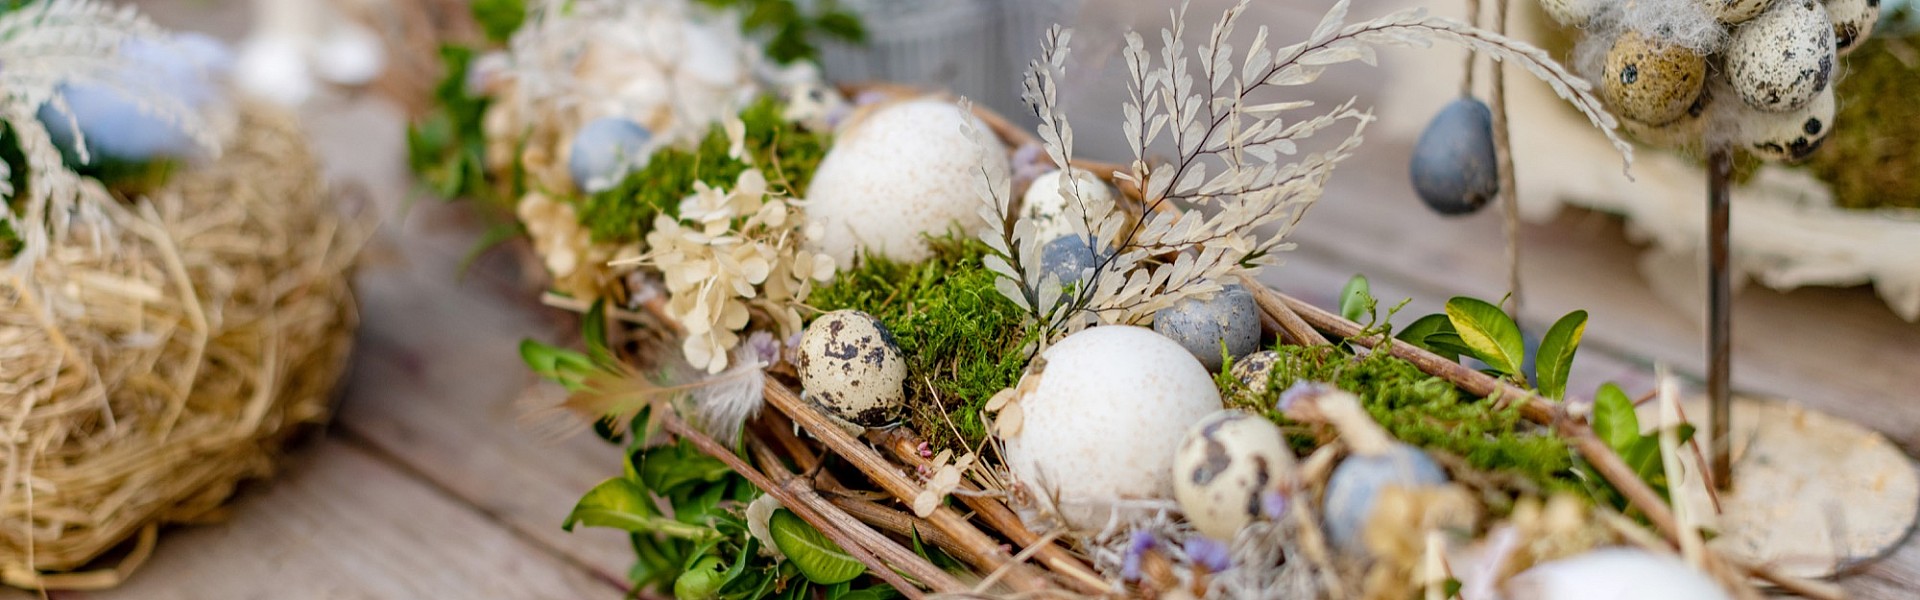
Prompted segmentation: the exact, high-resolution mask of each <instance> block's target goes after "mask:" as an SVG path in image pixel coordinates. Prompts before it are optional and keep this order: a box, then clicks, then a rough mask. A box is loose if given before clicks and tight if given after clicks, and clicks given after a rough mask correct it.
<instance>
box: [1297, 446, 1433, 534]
mask: <svg viewBox="0 0 1920 600" xmlns="http://www.w3.org/2000/svg"><path fill="white" fill-rule="evenodd" d="M1446 482H1447V473H1446V471H1442V470H1440V465H1439V464H1436V463H1434V462H1433V458H1432V457H1429V456H1427V454H1426V453H1425V452H1421V451H1420V449H1419V448H1415V447H1413V446H1409V445H1406V444H1402V443H1395V444H1394V445H1393V446H1392V448H1391V449H1390V450H1388V451H1387V452H1386V453H1384V454H1377V455H1364V454H1355V455H1353V456H1349V457H1347V458H1346V459H1345V460H1342V461H1340V465H1339V466H1336V467H1334V468H1333V475H1332V476H1331V477H1329V478H1328V479H1327V495H1326V502H1325V503H1324V504H1325V508H1324V509H1323V512H1324V514H1325V521H1326V526H1327V536H1328V537H1329V538H1332V539H1333V543H1334V546H1335V547H1336V548H1339V549H1340V550H1341V551H1342V552H1345V553H1348V554H1353V555H1359V554H1364V553H1365V551H1366V546H1365V544H1364V543H1363V539H1364V538H1363V534H1364V533H1365V532H1366V526H1367V521H1368V520H1369V519H1371V518H1372V516H1373V506H1374V502H1375V500H1377V499H1379V497H1380V491H1381V490H1383V489H1386V488H1387V487H1389V486H1396V487H1405V488H1417V487H1427V486H1437V485H1443V484H1445V483H1446Z"/></svg>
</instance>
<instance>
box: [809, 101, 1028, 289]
mask: <svg viewBox="0 0 1920 600" xmlns="http://www.w3.org/2000/svg"><path fill="white" fill-rule="evenodd" d="M968 126H971V127H973V128H974V129H975V130H977V131H981V132H986V131H987V126H986V124H984V123H981V122H980V120H979V119H978V118H975V117H974V116H973V115H971V114H968V113H967V112H966V111H964V110H961V109H960V107H959V106H958V105H955V104H954V103H952V102H949V101H946V100H941V99H938V98H919V99H914V100H906V101H902V102H897V103H893V104H888V105H883V106H879V107H875V108H874V109H873V112H871V113H868V114H866V115H865V116H864V118H859V119H856V120H855V122H853V123H851V124H849V125H848V126H847V128H846V130H845V131H843V132H842V133H841V134H840V136H839V138H838V139H837V140H836V141H835V142H834V145H833V148H832V149H831V150H829V151H828V152H827V156H826V158H825V159H823V160H822V161H821V162H820V167H819V169H818V170H816V171H814V174H813V183H812V184H811V185H810V187H809V189H808V191H807V196H808V197H807V202H808V204H807V218H808V219H809V220H810V221H811V222H812V223H814V224H818V225H819V226H820V227H821V228H822V231H824V232H825V233H824V235H823V236H821V237H820V238H818V239H817V240H815V242H816V243H818V244H819V246H820V250H821V251H822V252H823V253H825V254H827V255H828V256H832V257H833V259H834V261H836V262H837V263H838V264H839V266H840V267H841V268H847V267H850V266H851V265H852V264H853V259H854V256H855V255H856V254H858V253H859V252H860V251H861V250H862V249H865V250H867V251H871V252H874V253H876V254H879V255H882V256H885V257H887V258H891V259H893V260H898V261H904V262H915V261H920V260H925V259H926V258H927V257H928V256H929V252H928V250H927V244H926V240H925V239H924V236H925V235H927V234H939V233H944V232H946V231H948V230H949V229H952V228H954V227H960V228H962V229H964V230H966V231H973V230H974V229H976V228H978V227H981V226H983V224H984V221H983V220H982V219H981V217H980V215H979V212H978V211H977V210H976V209H977V207H978V206H979V202H980V201H979V197H978V196H977V195H976V189H977V188H976V185H977V184H978V181H979V180H980V178H981V177H988V179H987V180H988V181H991V182H993V184H994V185H996V186H997V188H996V189H994V190H993V192H994V193H996V194H999V195H1000V196H1001V197H1006V195H1007V194H1010V193H1012V192H1011V191H1010V190H1009V187H1008V186H1009V184H1008V183H1007V151H1006V149H1005V148H1002V147H1001V146H1000V144H998V143H994V142H991V141H989V142H987V143H986V147H984V148H982V147H981V146H979V145H976V144H975V143H974V141H973V139H972V138H971V137H970V136H968V134H967V132H966V127H968ZM982 135H983V136H985V137H988V138H989V139H990V136H987V134H985V133H982ZM982 169H986V170H987V171H988V173H991V176H988V175H986V174H983V173H982Z"/></svg>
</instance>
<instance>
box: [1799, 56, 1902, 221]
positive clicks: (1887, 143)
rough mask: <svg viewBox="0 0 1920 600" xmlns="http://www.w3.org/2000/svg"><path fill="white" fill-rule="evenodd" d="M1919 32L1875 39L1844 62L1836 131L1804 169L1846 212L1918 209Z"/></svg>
mask: <svg viewBox="0 0 1920 600" xmlns="http://www.w3.org/2000/svg"><path fill="white" fill-rule="evenodd" d="M1916 50H1920V35H1908V36H1906V37H1881V36H1875V37H1873V38H1871V39H1869V40H1867V41H1866V43H1864V44H1862V45H1861V46H1860V48H1859V49H1857V50H1855V51H1854V52H1853V53H1852V54H1849V55H1847V57H1846V58H1845V59H1844V60H1845V61H1846V63H1847V65H1846V66H1847V71H1848V74H1847V75H1846V76H1845V77H1842V78H1841V79H1840V81H1839V83H1838V84H1837V87H1836V88H1835V89H1834V92H1835V93H1836V94H1838V95H1839V100H1840V107H1839V110H1838V112H1837V114H1835V116H1834V119H1833V121H1834V122H1833V124H1832V125H1833V126H1834V127H1835V129H1834V130H1833V133H1831V134H1829V135H1828V137H1827V140H1826V143H1825V144H1824V145H1822V146H1821V148H1820V150H1819V151H1818V152H1815V153H1814V154H1813V156H1812V157H1811V158H1809V159H1808V162H1807V168H1808V169H1811V170H1812V171H1813V173H1814V175H1815V176H1816V177H1819V178H1820V179H1821V180H1822V181H1826V182H1827V183H1828V184H1829V185H1831V186H1832V187H1833V195H1834V200H1835V201H1836V202H1837V203H1838V204H1839V205H1840V206H1843V207H1847V208H1879V207H1896V206H1897V207H1907V208H1920V178H1917V177H1916V176H1915V173H1920V102H1914V101H1913V98H1916V97H1920V77H1915V76H1914V67H1913V66H1912V65H1910V64H1908V63H1907V62H1906V61H1903V60H1902V58H1901V57H1902V56H1906V57H1909V59H1910V58H1911V57H1913V56H1915V52H1916Z"/></svg>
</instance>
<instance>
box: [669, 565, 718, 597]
mask: <svg viewBox="0 0 1920 600" xmlns="http://www.w3.org/2000/svg"><path fill="white" fill-rule="evenodd" d="M724 566H725V564H724V563H722V562H721V560H720V557H718V556H713V555H706V556H702V557H700V558H699V559H698V560H695V561H694V563H693V566H692V567H691V568H688V569H687V570H686V571H682V572H681V573H680V576H679V577H677V578H674V580H673V597H674V600H714V599H715V598H718V597H719V596H720V588H721V586H724V585H726V584H727V572H726V571H723V570H721V568H722V567H724Z"/></svg>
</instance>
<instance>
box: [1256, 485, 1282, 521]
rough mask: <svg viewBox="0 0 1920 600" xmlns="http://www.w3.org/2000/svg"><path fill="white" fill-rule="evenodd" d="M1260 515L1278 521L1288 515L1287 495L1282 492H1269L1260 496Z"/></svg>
mask: <svg viewBox="0 0 1920 600" xmlns="http://www.w3.org/2000/svg"><path fill="white" fill-rule="evenodd" d="M1260 514H1263V515H1266V517H1267V518H1269V519H1278V518H1280V517H1284V516H1286V514H1287V495H1286V494H1283V493H1280V490H1267V493H1266V494H1263V495H1261V496H1260Z"/></svg>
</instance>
